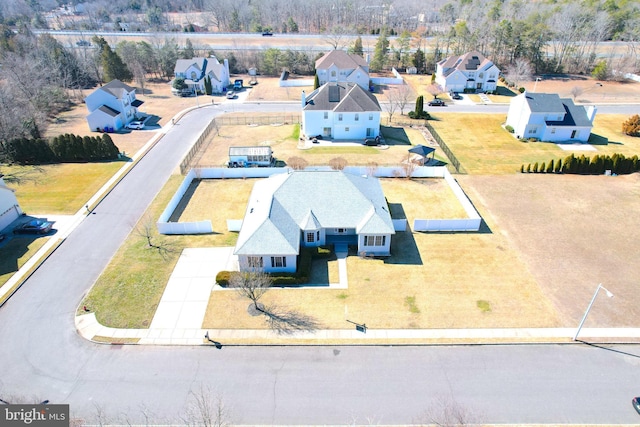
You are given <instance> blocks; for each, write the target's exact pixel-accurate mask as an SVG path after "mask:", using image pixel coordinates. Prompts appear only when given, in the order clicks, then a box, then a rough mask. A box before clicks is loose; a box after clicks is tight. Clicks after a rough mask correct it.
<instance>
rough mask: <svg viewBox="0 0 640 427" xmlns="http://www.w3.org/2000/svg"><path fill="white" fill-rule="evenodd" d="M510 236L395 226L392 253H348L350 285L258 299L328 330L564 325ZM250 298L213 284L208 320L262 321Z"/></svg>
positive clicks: (243, 324) (224, 323)
mask: <svg viewBox="0 0 640 427" xmlns="http://www.w3.org/2000/svg"><path fill="white" fill-rule="evenodd" d="M407 198H410V196H408V195H407ZM403 204H405V203H404V201H403ZM505 239H506V238H505V237H504V236H503V235H502V234H500V233H495V234H493V233H481V234H467V233H457V234H456V233H434V234H427V233H412V232H410V231H408V232H402V233H398V234H396V235H395V236H394V237H393V240H392V248H391V252H392V254H393V255H392V256H391V257H390V258H387V259H365V258H360V257H358V256H356V255H354V254H352V255H351V256H349V257H348V258H347V272H348V280H349V288H348V289H272V290H270V291H269V292H268V293H267V294H266V295H265V296H264V297H263V299H261V302H263V303H264V304H265V305H267V306H273V305H275V306H277V307H279V308H281V309H288V310H292V311H297V312H299V313H302V314H304V315H307V316H311V317H312V318H314V319H315V320H316V321H317V322H318V323H319V324H320V325H321V327H322V328H329V329H344V328H352V327H353V325H352V324H350V323H348V322H347V320H350V321H354V322H358V323H361V324H362V323H366V325H367V326H368V327H370V328H381V329H385V328H464V327H471V328H479V327H556V326H559V320H558V316H557V314H556V312H555V310H554V308H553V307H552V305H551V304H550V303H549V302H548V300H547V299H546V298H545V297H544V295H542V293H541V291H540V289H539V287H538V286H537V283H536V281H535V280H534V279H533V277H532V276H531V274H530V273H529V271H528V269H527V268H526V266H525V265H524V264H523V263H522V261H521V260H520V259H519V257H518V254H517V252H515V251H513V250H511V249H510V248H509V245H508V243H507V242H506V240H505ZM498 271H499V272H500V273H499V274H496V272H498ZM249 304H250V302H249V301H248V300H247V299H245V298H242V297H240V296H239V295H238V294H237V293H235V292H234V291H232V290H225V291H214V292H212V294H211V298H210V300H209V305H208V309H207V314H206V318H205V320H204V323H203V327H204V328H239V329H245V328H246V329H253V328H258V329H259V328H265V327H266V323H265V319H264V317H263V316H251V315H249V314H248V313H247V308H248V306H249ZM514 313H518V315H517V316H514Z"/></svg>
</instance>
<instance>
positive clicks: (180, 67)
mask: <svg viewBox="0 0 640 427" xmlns="http://www.w3.org/2000/svg"><path fill="white" fill-rule="evenodd" d="M192 65H193V66H194V67H195V68H196V69H198V70H200V72H202V71H203V70H204V69H205V67H206V66H207V59H206V58H191V59H178V60H177V61H176V66H175V67H174V68H173V72H174V74H178V73H186V72H187V70H188V69H189V67H191V66H192Z"/></svg>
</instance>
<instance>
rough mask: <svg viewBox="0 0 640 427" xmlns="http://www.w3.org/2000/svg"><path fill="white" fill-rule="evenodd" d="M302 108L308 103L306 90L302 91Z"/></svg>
mask: <svg viewBox="0 0 640 427" xmlns="http://www.w3.org/2000/svg"><path fill="white" fill-rule="evenodd" d="M301 101H302V108H304V107H305V106H306V105H307V94H306V93H304V91H302V100H301Z"/></svg>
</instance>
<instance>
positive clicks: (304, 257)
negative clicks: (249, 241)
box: [216, 246, 331, 288]
mask: <svg viewBox="0 0 640 427" xmlns="http://www.w3.org/2000/svg"><path fill="white" fill-rule="evenodd" d="M330 255H331V250H330V249H328V248H326V247H304V246H303V247H301V248H300V255H298V268H297V270H296V272H295V273H270V274H269V276H270V277H271V280H272V283H273V284H274V285H279V286H295V285H301V284H304V283H308V282H309V277H310V276H311V265H312V262H313V260H314V259H319V258H328V257H329V256H330ZM230 277H231V272H230V271H220V272H219V273H218V274H217V275H216V283H217V284H218V285H220V286H222V287H223V288H226V287H228V286H229V279H230Z"/></svg>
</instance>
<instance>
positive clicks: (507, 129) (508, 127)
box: [504, 125, 514, 133]
mask: <svg viewBox="0 0 640 427" xmlns="http://www.w3.org/2000/svg"><path fill="white" fill-rule="evenodd" d="M504 128H505V130H506V131H507V132H509V133H513V132H514V130H513V126H511V125H506V126H505V127H504Z"/></svg>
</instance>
